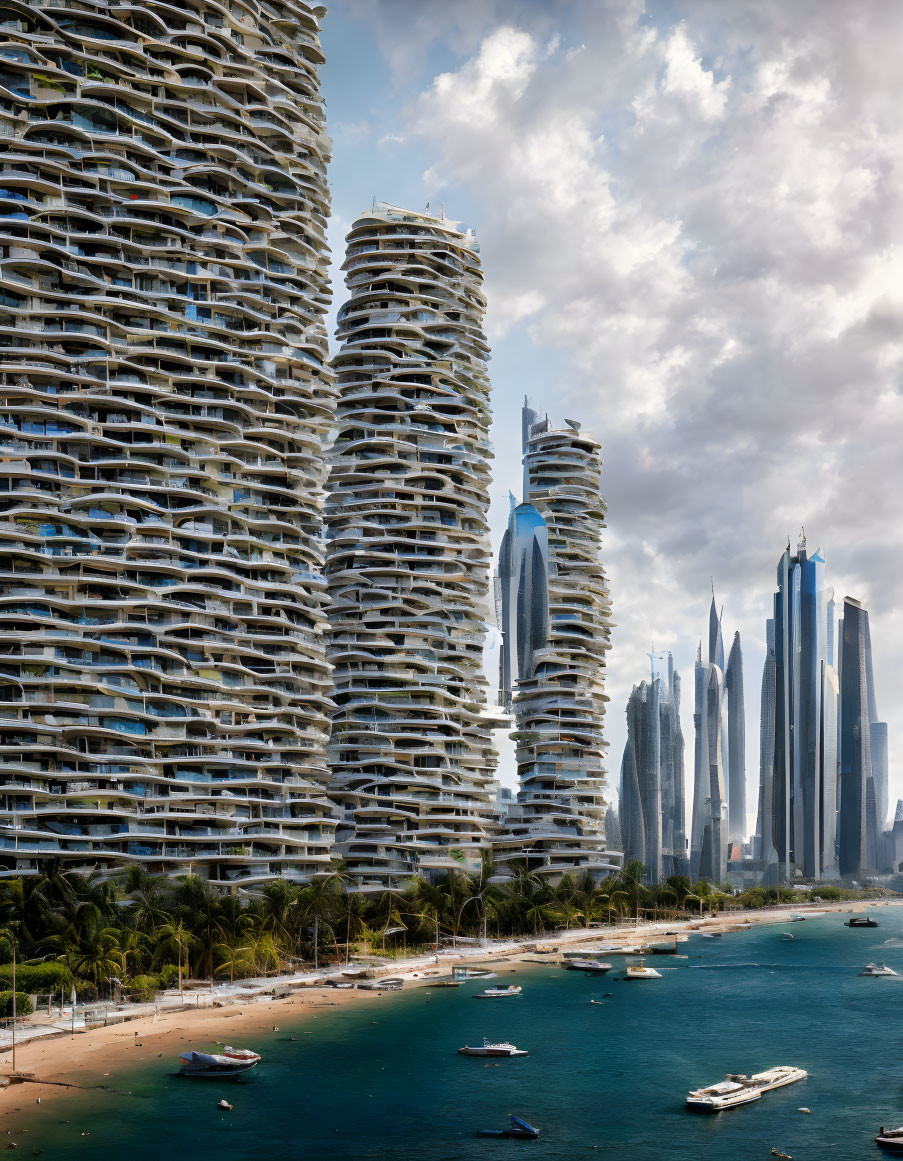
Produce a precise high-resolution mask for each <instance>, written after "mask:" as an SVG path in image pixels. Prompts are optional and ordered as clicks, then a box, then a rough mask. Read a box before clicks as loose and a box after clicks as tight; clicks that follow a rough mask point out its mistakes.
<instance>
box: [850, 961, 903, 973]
mask: <svg viewBox="0 0 903 1161" xmlns="http://www.w3.org/2000/svg"><path fill="white" fill-rule="evenodd" d="M859 974H860V975H861V976H895V975H896V974H897V973H896V972H895V971H894V969H893V968H889V967H888V966H887V964H884V963H867V964H866V965H865V970H864V971H861V972H860V973H859Z"/></svg>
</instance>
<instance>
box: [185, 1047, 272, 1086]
mask: <svg viewBox="0 0 903 1161" xmlns="http://www.w3.org/2000/svg"><path fill="white" fill-rule="evenodd" d="M252 1055H253V1056H255V1057H256V1059H255V1060H235V1059H233V1058H230V1057H228V1056H222V1055H219V1054H214V1053H210V1052H194V1051H192V1052H183V1053H182V1055H181V1056H180V1057H179V1064H180V1065H181V1067H180V1069H179V1074H180V1075H181V1076H193V1077H198V1078H201V1079H205V1080H211V1079H212V1080H227V1079H229V1078H230V1077H235V1076H241V1075H242V1074H243V1073H245V1072H250V1071H251V1069H252V1068H256V1067H257V1065H258V1064H259V1063H260V1057H259V1056H257V1053H256V1052H255V1053H252Z"/></svg>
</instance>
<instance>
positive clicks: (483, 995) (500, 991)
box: [473, 984, 523, 1000]
mask: <svg viewBox="0 0 903 1161" xmlns="http://www.w3.org/2000/svg"><path fill="white" fill-rule="evenodd" d="M522 991H523V989H522V988H519V987H518V986H517V984H505V985H503V986H499V987H495V988H487V989H486V991H485V992H474V994H473V998H474V999H475V1000H501V999H502V998H503V997H504V996H519V995H520V994H521V992H522Z"/></svg>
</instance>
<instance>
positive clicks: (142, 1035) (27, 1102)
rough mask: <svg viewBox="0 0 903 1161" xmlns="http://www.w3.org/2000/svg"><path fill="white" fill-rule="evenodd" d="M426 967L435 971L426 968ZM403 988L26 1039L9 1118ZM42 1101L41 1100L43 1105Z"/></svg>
mask: <svg viewBox="0 0 903 1161" xmlns="http://www.w3.org/2000/svg"><path fill="white" fill-rule="evenodd" d="M900 905H903V899H901V900H899V901H891V900H887V901H881V902H870V903H864V902H862V903H860V902H842V903H833V904H828V903H826V904H821V905H818V906H817V907H816V906H812V905H808V904H807V905H796V906H794V905H788V906H782V907H780V908H769V909H763V910H760V911H744V912H728V913H723V914H720V915H717V916H715V917H712V918H709V917H706V916H703V917H702V919H694V920H690V921H674V920H671V921H662V922H660V923H646V922H643V923H640V924H638V925H637V926H633V925H631V926H619V927H617V928H601V929H600V928H593V929H591V930H589V931H587V930H580V931H574V930H571V931H567V932H559V933H557V934H556V935H555V936H547V937H542V938H539V939H535V940H533V939H525V940H523V941H521V942H519V943H507V944H504V945H502V946H495V947H492V946H490V947H488V948H470V949H467V950H465V949H462V950H461V951H460V952H459V953H451V954H449V953H443V954H441V955H440V957H439V964H438V965H436V964H435V963H433V964H430V965H429V966H428V967H426V968H424V960H423V957H420V958H419V959H418V960H417V961H414V960H411V961H403V960H399V961H396V962H395V963H393V964H392V965H391V967H387V968H386V969H385V974H387V975H389V974H391V975H392V976H401V977H403V978H404V979H405V989H406V990H409V989H410V988H411V987H421V988H428V987H430V986H435V985H436V983H437V980H438V979H439V978H440V977H439V976H437V974H436V972H437V967H438V969H439V972H440V973H441V976H442V977H445V978H447V977H448V975H449V974H450V973H451V970H452V968H453V967H454V966H456V965H458V964H464V963H469V964H474V963H475V962H479V963H480V964H489V963H495V964H498V965H499V967H500V968H502V966H503V965H504V968H505V969H507V970H511V971H513V970H515V969H516V968H517V966H518V964H525V963H528V962H531V961H530V960H528V959H526V958H525V957H526V956H527V955H530V952H529V951H528V948H534V947H535V948H536V949H537V950H540V949H541V950H542V951H545V952H548V953H553V952H554V951H555V950H557V949H562V950H563V949H565V948H567V947H574V946H581V947H582V946H587V947H589V946H591V945H592V944H595V943H605V944H618V945H620V946H624V947H633V946H637V945H638V944H642V943H643V942H644V941H646V940H648V939H650V938H658V937H661V936H662V935H663V934H664V933H665V932H668V933H681V934H683V933H685V932H686V931H687V930H692V929H696V930H709V931H714V930H723V931H725V930H726V931H730V930H731V929H741V925H744V926H750V925H758V924H763V923H780V922H786V921H787V919H788V916H789V914H790V913H796V912H799V913H800V914H807V913H826V912H857V911H863V910H868V911H876V910H881V909H882V908H884V907H887V906H900ZM543 958H544V960H545V962H548V963H550V964H553V963H554V962H555V960H554V959H552V955H551V954H549V955H548V958H547V959H545V957H543ZM532 962H533V963H536V962H539V957H535V958H533V959H532ZM425 971H426V972H429V974H428V975H425V974H424V972H425ZM397 994H398V993H396V992H379V991H367V990H359V989H354V990H350V989H349V990H344V989H335V988H331V987H311V986H305V987H299V988H297V989H296V991H295V992H294V993H293V994H292V995H290V996H286V997H284V998H279V999H276V998H274V999H272V1000H268V1001H261V1000H255V1001H254V1002H251V1003H248V1004H235V1005H232V1006H229V1007H223V1008H209V1007H207V1008H198V1009H197V1010H195V1009H189V1010H184V1009H182V1010H178V1011H169V1012H161V1013H160V1014H159V1016H158V1017H156V1018H155V1017H154V1016H152V1015H151V1016H147V1017H142V1018H139V1019H134V1020H131V1021H129V1022H128V1023H125V1024H114V1025H111V1026H109V1027H99V1028H92V1029H90V1030H88V1031H77V1032H76V1033H75V1035H74V1036H72V1035H60V1036H58V1037H52V1038H42V1039H40V1040H34V1041H30V1042H28V1043H25V1044H22V1045H21V1046H17V1049H16V1067H17V1070H18V1072H20V1073H28V1074H32V1075H33V1077H34V1079H33V1080H31V1081H26V1082H25V1083H21V1084H11V1085H10V1086H9V1087H7V1088H4V1089H0V1120H2V1122H3V1124H4V1127H5V1128H7V1129H8V1128H10V1127H13V1126H15V1127H16V1128H18V1127H19V1126H20V1125H21V1124H22V1123H23V1120H24V1118H26V1117H27V1118H28V1119H29V1120H30V1119H31V1118H32V1117H34V1116H35V1115H36V1114H39V1112H41V1111H43V1110H44V1109H45V1108H47V1107H48V1106H49V1105H53V1106H54V1107H56V1106H57V1104H58V1102H66V1103H67V1104H68V1103H70V1102H77V1100H78V1098H79V1096H80V1095H81V1094H83V1093H84V1091H85V1088H91V1089H96V1088H97V1086H98V1085H99V1084H103V1085H104V1086H106V1085H107V1084H108V1085H109V1087H110V1088H111V1089H116V1088H117V1087H119V1084H120V1082H119V1080H118V1077H119V1076H120V1075H121V1074H123V1073H127V1070H128V1068H129V1066H131V1065H133V1064H140V1063H142V1062H145V1063H146V1062H148V1061H150V1060H152V1059H156V1058H158V1057H159V1056H160V1055H161V1054H162V1055H163V1056H166V1057H171V1058H172V1060H173V1065H174V1066H175V1060H176V1057H177V1056H178V1054H179V1053H180V1052H183V1051H185V1049H187V1048H188V1046H189V1045H194V1046H195V1047H197V1048H199V1049H201V1050H205V1049H209V1047H210V1046H211V1045H214V1044H217V1043H219V1044H234V1045H236V1046H239V1047H254V1046H255V1036H256V1035H257V1034H260V1033H268V1034H272V1033H273V1031H274V1029H275V1028H280V1027H281V1026H285V1029H286V1031H285V1034H286V1035H291V1034H295V1035H299V1036H301V1035H303V1031H299V1025H302V1024H303V1023H304V1022H306V1021H309V1020H318V1019H321V1020H322V1019H329V1016H330V1014H331V1013H332V1012H334V1011H336V1010H337V1009H338V1008H340V1007H349V1006H352V1005H353V1006H357V1007H366V1006H369V1007H372V1008H377V1009H385V1007H386V1006H388V1005H390V1004H391V1003H392V1001H393V998H394V997H395V996H397ZM289 1026H290V1030H289ZM10 1067H11V1061H10V1053H9V1052H8V1051H7V1052H6V1054H5V1070H6V1071H8V1070H9V1069H10ZM53 1082H56V1083H53ZM62 1085H69V1086H70V1087H62ZM39 1098H40V1105H39V1104H38V1103H37V1102H38V1099H39Z"/></svg>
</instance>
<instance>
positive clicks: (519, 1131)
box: [480, 1113, 539, 1141]
mask: <svg viewBox="0 0 903 1161" xmlns="http://www.w3.org/2000/svg"><path fill="white" fill-rule="evenodd" d="M508 1119H509V1121H510V1124H509V1125H508V1128H507V1129H480V1136H481V1137H518V1138H520V1139H521V1140H522V1141H535V1140H536V1138H537V1137H538V1136H539V1129H534V1128H533V1126H532V1125H529V1124H527V1122H526V1121H525V1120H523V1118H521V1117H516V1116H515V1115H514V1113H509V1114H508Z"/></svg>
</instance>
